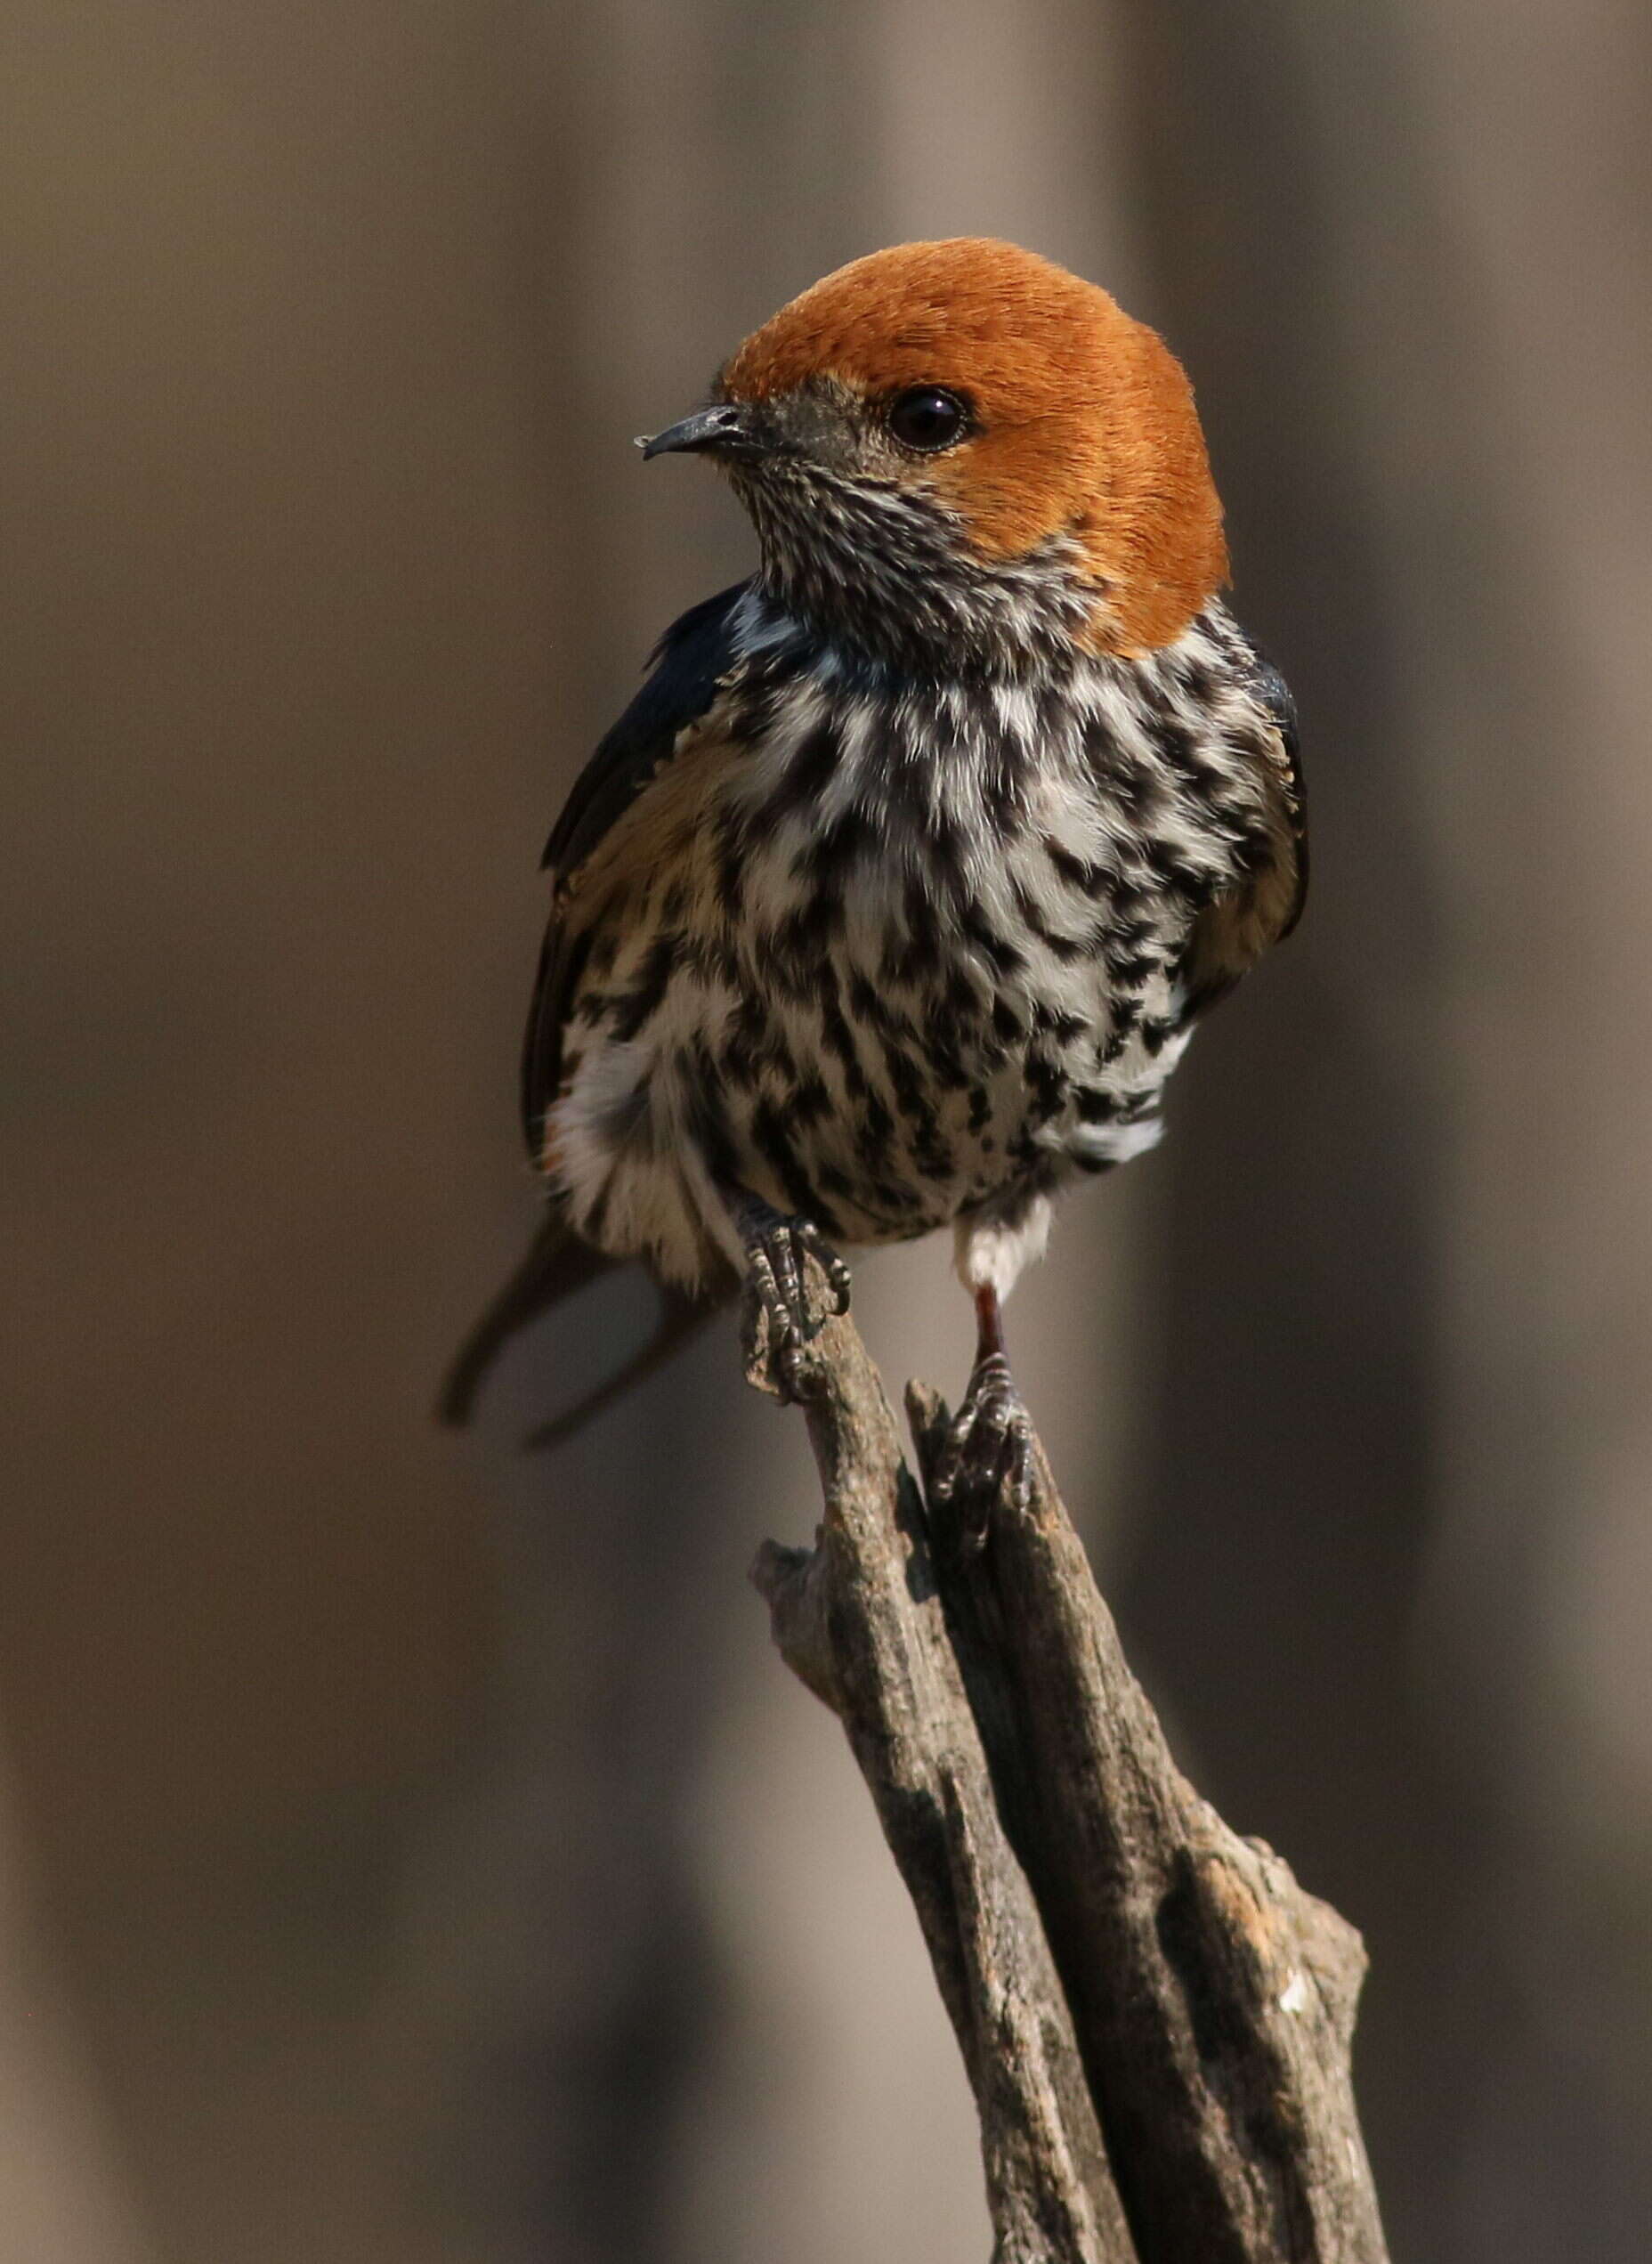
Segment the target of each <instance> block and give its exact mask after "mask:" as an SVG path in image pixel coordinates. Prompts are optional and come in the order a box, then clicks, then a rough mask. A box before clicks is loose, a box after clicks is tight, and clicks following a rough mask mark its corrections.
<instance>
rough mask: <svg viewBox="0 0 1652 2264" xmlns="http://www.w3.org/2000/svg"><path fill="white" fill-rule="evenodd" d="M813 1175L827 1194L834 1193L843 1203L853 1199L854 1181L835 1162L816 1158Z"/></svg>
mask: <svg viewBox="0 0 1652 2264" xmlns="http://www.w3.org/2000/svg"><path fill="white" fill-rule="evenodd" d="M814 1176H815V1179H816V1180H817V1181H819V1183H820V1185H821V1186H822V1187H823V1188H824V1189H825V1190H826V1192H827V1194H828V1195H835V1196H837V1197H838V1200H839V1201H840V1202H845V1203H846V1202H850V1201H852V1200H853V1199H854V1181H853V1180H852V1179H851V1178H850V1177H849V1174H848V1173H847V1172H845V1171H839V1169H838V1166H837V1164H829V1163H826V1162H825V1161H823V1160H821V1159H817V1160H816V1162H815V1165H814Z"/></svg>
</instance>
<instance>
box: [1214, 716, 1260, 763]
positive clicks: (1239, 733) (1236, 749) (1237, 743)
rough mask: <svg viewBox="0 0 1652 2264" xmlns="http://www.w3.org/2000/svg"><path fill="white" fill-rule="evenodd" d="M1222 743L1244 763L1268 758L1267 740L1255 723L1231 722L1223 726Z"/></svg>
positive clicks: (1257, 761)
mask: <svg viewBox="0 0 1652 2264" xmlns="http://www.w3.org/2000/svg"><path fill="white" fill-rule="evenodd" d="M1222 744H1223V745H1224V746H1225V747H1227V749H1228V750H1229V751H1230V752H1232V753H1233V754H1235V755H1237V756H1238V758H1239V759H1240V760H1241V762H1243V763H1259V762H1262V761H1264V760H1265V759H1266V758H1267V741H1266V740H1265V739H1264V738H1263V736H1262V734H1261V733H1260V731H1259V730H1258V728H1257V726H1256V725H1255V724H1253V723H1245V722H1239V723H1230V724H1227V725H1226V726H1224V727H1223V731H1222Z"/></svg>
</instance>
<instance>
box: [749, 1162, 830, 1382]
mask: <svg viewBox="0 0 1652 2264" xmlns="http://www.w3.org/2000/svg"><path fill="white" fill-rule="evenodd" d="M735 1223H736V1224H737V1225H738V1227H739V1229H740V1238H741V1243H742V1245H743V1246H744V1248H745V1253H746V1282H747V1289H748V1294H749V1295H750V1296H751V1297H752V1298H753V1299H754V1300H755V1302H756V1304H757V1309H758V1311H759V1313H760V1315H761V1317H762V1319H763V1322H764V1324H765V1327H766V1334H767V1343H766V1348H765V1350H766V1364H767V1367H768V1371H769V1374H770V1376H771V1377H772V1379H773V1384H774V1387H775V1389H776V1391H777V1392H779V1395H780V1397H781V1400H795V1399H798V1398H799V1397H800V1396H801V1387H802V1383H803V1367H804V1348H805V1346H806V1345H807V1344H810V1343H813V1342H814V1338H815V1337H816V1336H818V1335H820V1332H821V1330H822V1328H823V1327H825V1325H826V1322H827V1320H828V1319H830V1317H831V1315H833V1314H834V1313H846V1312H847V1311H848V1310H849V1269H848V1268H847V1266H846V1265H845V1264H844V1262H843V1260H842V1259H841V1258H840V1257H839V1256H838V1253H837V1252H836V1251H835V1250H834V1249H833V1248H832V1246H831V1245H830V1243H829V1242H828V1241H827V1239H826V1237H825V1236H824V1235H823V1234H822V1232H821V1230H820V1229H819V1227H817V1226H816V1225H815V1224H814V1221H813V1220H812V1219H802V1218H787V1217H785V1216H784V1215H783V1214H782V1213H781V1212H779V1211H776V1210H775V1209H773V1206H772V1205H769V1204H767V1203H765V1202H762V1201H760V1200H759V1199H758V1198H757V1197H756V1196H751V1197H747V1198H746V1199H745V1201H743V1202H742V1203H741V1206H740V1209H739V1211H738V1212H737V1213H736V1219H735ZM811 1259H813V1260H814V1263H815V1265H816V1266H817V1267H818V1268H819V1269H820V1271H821V1273H822V1275H823V1276H824V1278H825V1287H826V1293H827V1294H826V1298H825V1301H824V1302H822V1300H821V1299H820V1298H819V1297H818V1296H817V1295H816V1294H813V1285H812V1284H811V1281H810V1275H809V1261H810V1260H811Z"/></svg>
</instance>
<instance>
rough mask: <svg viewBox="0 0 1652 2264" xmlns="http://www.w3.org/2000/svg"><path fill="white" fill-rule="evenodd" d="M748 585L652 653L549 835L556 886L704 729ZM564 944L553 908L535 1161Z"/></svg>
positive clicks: (535, 1042) (539, 1032)
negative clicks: (686, 736)
mask: <svg viewBox="0 0 1652 2264" xmlns="http://www.w3.org/2000/svg"><path fill="white" fill-rule="evenodd" d="M748 588H749V584H748V583H746V582H743V581H742V582H736V583H735V585H734V587H733V588H732V589H725V590H722V591H720V592H719V593H718V595H717V596H715V597H708V598H707V599H706V600H705V601H704V603H703V604H702V605H695V606H692V607H691V608H690V610H689V611H688V612H687V613H684V615H683V617H682V619H681V620H680V621H674V622H673V623H672V625H671V627H670V628H669V629H667V631H666V633H665V635H664V636H663V637H661V638H660V642H659V644H658V645H656V646H655V647H654V650H653V653H652V666H651V669H650V672H649V676H648V678H647V681H646V682H645V683H644V686H643V688H642V690H641V691H640V692H639V693H638V694H637V695H636V699H635V700H633V701H632V702H631V704H630V706H629V707H628V709H627V710H626V711H625V713H624V714H623V715H622V716H621V717H620V720H619V722H618V723H616V724H615V725H614V726H612V728H611V730H609V731H607V732H605V733H604V734H603V737H602V739H601V740H600V741H599V742H598V743H597V748H596V751H595V754H594V755H593V756H592V757H591V759H590V761H589V762H588V763H587V765H586V767H585V768H584V769H583V770H582V771H581V772H580V774H579V778H578V780H577V781H576V782H575V784H574V789H573V791H572V793H571V794H570V795H569V797H568V800H567V804H566V807H564V808H563V814H562V816H560V817H559V818H558V819H557V821H556V823H555V825H554V826H553V827H552V828H551V838H550V840H548V841H547V843H546V845H545V856H544V859H543V863H544V864H545V865H546V866H547V868H548V869H549V870H550V871H551V872H554V873H555V876H556V882H557V886H558V888H559V889H560V888H561V887H562V886H563V884H565V882H566V881H567V880H569V878H570V877H571V875H572V874H573V873H575V872H578V871H579V867H580V866H581V865H582V864H584V863H585V861H586V859H587V857H588V856H590V854H591V852H592V851H593V850H594V849H595V848H596V847H597V845H598V843H599V842H600V841H601V840H603V837H604V836H605V835H606V834H607V832H609V830H610V828H611V826H612V825H614V824H616V823H617V822H618V820H619V819H620V818H621V817H623V816H624V815H625V813H626V811H627V810H628V809H629V808H630V807H631V805H632V803H633V802H634V801H635V800H636V798H637V796H638V795H639V794H640V793H642V792H643V791H644V788H645V787H646V786H647V785H648V783H649V781H650V780H651V779H652V777H653V776H654V775H655V773H656V772H657V771H658V770H659V768H660V765H661V764H662V763H664V762H666V761H668V759H670V755H671V751H672V749H673V748H674V747H675V745H676V740H677V734H679V733H680V732H681V731H683V730H684V728H685V727H686V726H688V725H690V724H692V723H694V722H697V721H698V720H699V718H700V717H701V716H703V715H704V714H705V713H706V710H708V709H709V707H710V705H711V703H712V702H713V701H714V700H715V698H716V697H717V686H718V684H719V683H720V682H721V680H722V678H724V677H725V676H726V675H727V673H728V671H729V670H730V669H732V668H733V665H734V640H733V616H734V611H735V608H736V607H737V605H739V603H740V601H741V598H742V597H743V596H745V594H746V591H747V589H748ZM562 942H563V937H562V921H561V920H560V919H559V917H558V915H557V912H556V909H555V906H553V909H552V913H551V922H550V927H549V929H548V931H547V935H546V938H545V945H544V948H543V950H542V951H541V952H540V953H539V978H538V980H537V981H536V983H535V985H534V990H533V1001H532V1003H531V1005H530V1008H529V1010H528V1029H527V1035H526V1036H525V1038H524V1040H523V1043H522V1129H523V1131H524V1132H526V1134H527V1139H528V1148H529V1152H530V1155H532V1156H534V1157H535V1159H536V1160H537V1159H538V1156H539V1145H540V1140H541V1137H542V1132H543V1126H544V1122H545V1112H546V1110H547V1108H549V1107H550V1105H551V1103H552V1101H553V1100H555V1098H556V1091H557V1086H558V1083H559V1082H560V1077H561V1070H562V1051H563V1021H564V1019H565V1018H566V1009H567V998H568V992H569V989H570V987H571V978H572V976H573V974H574V973H575V972H576V971H577V968H576V962H573V961H572V960H571V958H570V955H569V953H567V952H566V951H564V950H563V949H562V948H561V945H562Z"/></svg>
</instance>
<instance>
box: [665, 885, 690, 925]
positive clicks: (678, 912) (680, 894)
mask: <svg viewBox="0 0 1652 2264" xmlns="http://www.w3.org/2000/svg"><path fill="white" fill-rule="evenodd" d="M687 910H688V883H687V881H686V880H682V879H678V880H673V882H672V883H671V885H670V887H669V888H668V889H667V890H666V892H665V896H664V897H663V898H662V900H661V902H660V920H661V921H662V922H663V923H664V925H665V926H666V927H668V928H680V927H681V926H682V924H683V914H684V913H685V912H686V911H687Z"/></svg>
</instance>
